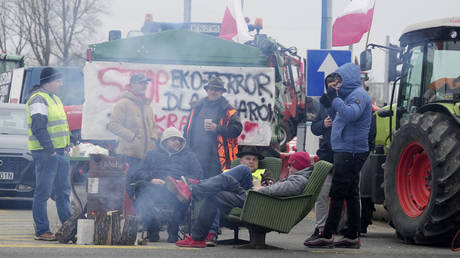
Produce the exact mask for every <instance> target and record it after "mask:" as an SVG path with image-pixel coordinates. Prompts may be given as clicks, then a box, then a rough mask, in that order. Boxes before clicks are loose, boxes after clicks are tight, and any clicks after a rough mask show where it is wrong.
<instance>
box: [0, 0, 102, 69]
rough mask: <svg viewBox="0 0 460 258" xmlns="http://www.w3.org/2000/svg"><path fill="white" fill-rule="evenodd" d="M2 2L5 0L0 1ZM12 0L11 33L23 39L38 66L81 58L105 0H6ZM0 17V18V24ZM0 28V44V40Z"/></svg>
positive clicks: (77, 61) (98, 23) (74, 62)
mask: <svg viewBox="0 0 460 258" xmlns="http://www.w3.org/2000/svg"><path fill="white" fill-rule="evenodd" d="M0 1H4V2H5V0H0ZM6 2H9V3H13V4H11V6H12V8H10V10H11V11H10V15H9V19H10V20H11V22H10V23H12V24H13V25H14V26H13V27H14V28H15V30H14V31H15V36H16V40H17V42H16V43H18V42H21V44H22V45H24V43H22V42H26V43H27V48H28V49H30V51H31V53H32V55H33V59H34V60H36V61H37V63H38V64H39V65H43V66H48V65H50V64H51V63H53V64H59V65H69V64H76V63H79V62H81V60H83V53H84V52H85V51H84V49H86V44H87V42H85V41H86V40H87V39H88V38H89V36H90V35H91V33H94V32H95V30H96V29H97V27H98V26H100V24H101V22H100V18H99V15H100V14H102V13H104V9H105V4H106V0H10V1H8V0H6ZM1 22H2V20H1V19H0V26H1ZM1 33H2V31H1V30H0V44H2V41H1V38H2V36H1ZM22 48H24V46H23V47H22Z"/></svg>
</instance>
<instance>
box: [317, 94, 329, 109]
mask: <svg viewBox="0 0 460 258" xmlns="http://www.w3.org/2000/svg"><path fill="white" fill-rule="evenodd" d="M319 102H320V103H321V104H322V105H323V106H324V107H326V108H329V107H330V106H331V105H332V103H331V100H330V99H329V97H328V96H327V94H326V93H323V95H322V96H321V97H320V98H319Z"/></svg>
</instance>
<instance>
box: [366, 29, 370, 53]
mask: <svg viewBox="0 0 460 258" xmlns="http://www.w3.org/2000/svg"><path fill="white" fill-rule="evenodd" d="M370 33H371V30H370V29H369V31H368V32H367V37H366V45H365V47H364V48H365V49H366V48H367V44H368V43H369V34H370Z"/></svg>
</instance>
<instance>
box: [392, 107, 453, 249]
mask: <svg viewBox="0 0 460 258" xmlns="http://www.w3.org/2000/svg"><path fill="white" fill-rule="evenodd" d="M458 132H459V126H458V124H457V123H456V122H455V121H454V120H453V119H452V118H451V117H450V116H447V115H445V114H442V113H436V112H426V113H423V114H414V115H412V116H411V117H410V119H409V122H408V123H407V124H405V125H403V126H402V127H401V128H400V129H399V130H398V131H397V132H396V133H395V135H394V137H393V139H392V143H391V146H390V149H389V153H388V157H387V160H386V162H385V166H384V167H385V205H386V208H387V209H388V213H389V217H390V225H392V226H393V227H394V228H395V229H396V231H397V236H398V237H399V238H401V239H402V240H404V241H406V242H408V243H416V244H442V245H444V244H448V243H449V241H451V240H452V237H453V236H454V234H455V231H456V230H458V228H460V205H459V203H460V186H459V184H460V134H459V133H458Z"/></svg>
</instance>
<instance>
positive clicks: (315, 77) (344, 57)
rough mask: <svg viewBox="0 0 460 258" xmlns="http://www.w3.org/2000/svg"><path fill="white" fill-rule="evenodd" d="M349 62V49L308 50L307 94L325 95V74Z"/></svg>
mask: <svg viewBox="0 0 460 258" xmlns="http://www.w3.org/2000/svg"><path fill="white" fill-rule="evenodd" d="M349 62H351V51H349V50H330V49H321V50H307V96H321V95H323V92H324V78H325V76H327V75H328V74H330V73H332V72H334V71H335V70H336V69H337V68H338V67H339V66H341V65H343V64H345V63H349Z"/></svg>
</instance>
